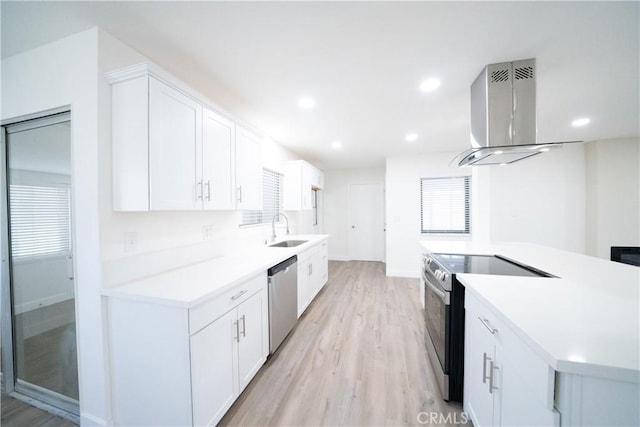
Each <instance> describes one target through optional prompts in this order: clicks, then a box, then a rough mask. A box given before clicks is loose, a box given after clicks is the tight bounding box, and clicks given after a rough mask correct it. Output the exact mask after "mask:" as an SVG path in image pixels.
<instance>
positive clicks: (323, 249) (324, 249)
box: [318, 240, 329, 292]
mask: <svg viewBox="0 0 640 427" xmlns="http://www.w3.org/2000/svg"><path fill="white" fill-rule="evenodd" d="M328 280H329V244H328V242H327V241H326V240H325V241H324V242H322V243H320V251H319V252H318V292H320V290H321V289H322V287H323V286H324V285H325V284H326V283H327V281H328Z"/></svg>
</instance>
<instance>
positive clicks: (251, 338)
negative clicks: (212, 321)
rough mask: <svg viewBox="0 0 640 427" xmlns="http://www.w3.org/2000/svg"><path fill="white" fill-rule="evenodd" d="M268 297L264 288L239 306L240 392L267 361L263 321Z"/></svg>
mask: <svg viewBox="0 0 640 427" xmlns="http://www.w3.org/2000/svg"><path fill="white" fill-rule="evenodd" d="M263 298H266V295H265V292H264V291H263V290H261V291H259V292H258V293H257V294H255V295H254V296H252V297H251V298H249V299H248V300H246V301H245V302H243V303H242V304H240V305H239V306H238V323H239V332H240V340H239V342H238V377H239V379H240V392H242V390H244V388H245V387H246V386H247V384H249V381H251V379H252V378H253V377H254V375H255V374H256V373H257V372H258V369H260V367H261V366H262V364H263V363H264V361H265V358H264V351H263V350H264V346H265V345H268V343H265V342H264V340H263V333H262V332H263V329H262V326H263V322H264V321H265V318H266V313H264V312H263V303H262V302H263V301H262V299H263Z"/></svg>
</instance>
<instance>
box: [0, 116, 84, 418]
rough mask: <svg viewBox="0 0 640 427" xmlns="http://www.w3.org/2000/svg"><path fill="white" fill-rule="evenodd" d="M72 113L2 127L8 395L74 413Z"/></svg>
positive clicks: (76, 406) (4, 337) (76, 411)
mask: <svg viewBox="0 0 640 427" xmlns="http://www.w3.org/2000/svg"><path fill="white" fill-rule="evenodd" d="M70 120H71V119H70V113H69V112H64V113H59V114H52V115H47V116H44V117H39V118H35V119H31V120H24V121H20V122H16V123H12V124H8V125H5V126H3V128H2V147H1V148H2V149H1V150H0V156H2V162H1V163H2V185H1V186H0V188H1V191H2V373H3V379H4V387H5V390H6V392H7V394H9V395H11V396H14V397H17V398H20V399H23V400H26V401H27V402H30V403H34V404H36V405H37V406H43V407H46V408H48V409H52V410H54V411H56V412H58V413H60V414H62V415H64V414H67V415H68V416H69V417H70V418H72V419H73V418H74V417H77V416H78V414H79V392H78V362H77V360H78V358H77V349H76V316H75V288H74V278H73V271H74V269H73V247H72V241H73V239H72V215H71V212H72V209H71V185H72V174H71V121H70Z"/></svg>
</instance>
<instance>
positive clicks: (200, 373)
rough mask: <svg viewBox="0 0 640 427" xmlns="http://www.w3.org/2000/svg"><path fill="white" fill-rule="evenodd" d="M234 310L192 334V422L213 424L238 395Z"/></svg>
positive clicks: (195, 423)
mask: <svg viewBox="0 0 640 427" xmlns="http://www.w3.org/2000/svg"><path fill="white" fill-rule="evenodd" d="M236 322H237V313H236V310H233V311H230V312H229V313H227V314H225V315H224V316H222V317H221V318H220V319H218V320H216V321H215V322H213V323H212V324H210V325H209V326H207V327H205V328H204V329H202V330H201V331H199V332H198V333H196V334H195V335H193V336H192V337H191V352H192V354H191V389H192V391H193V424H194V425H198V426H202V425H210V424H213V423H215V420H219V419H220V418H222V415H224V413H225V412H226V411H227V409H229V408H230V407H231V405H232V404H233V401H234V400H235V398H236V396H237V395H238V389H239V386H238V345H237V343H236V342H235V340H236V336H235V334H236V328H235V326H234V323H236Z"/></svg>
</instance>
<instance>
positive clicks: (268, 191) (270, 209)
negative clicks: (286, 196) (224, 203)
mask: <svg viewBox="0 0 640 427" xmlns="http://www.w3.org/2000/svg"><path fill="white" fill-rule="evenodd" d="M281 211H282V175H281V174H279V173H277V172H274V171H271V170H269V169H263V170H262V210H261V211H242V214H241V220H240V225H255V224H267V223H269V224H270V223H271V220H272V219H273V216H274V215H275V214H277V213H278V212H281Z"/></svg>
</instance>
